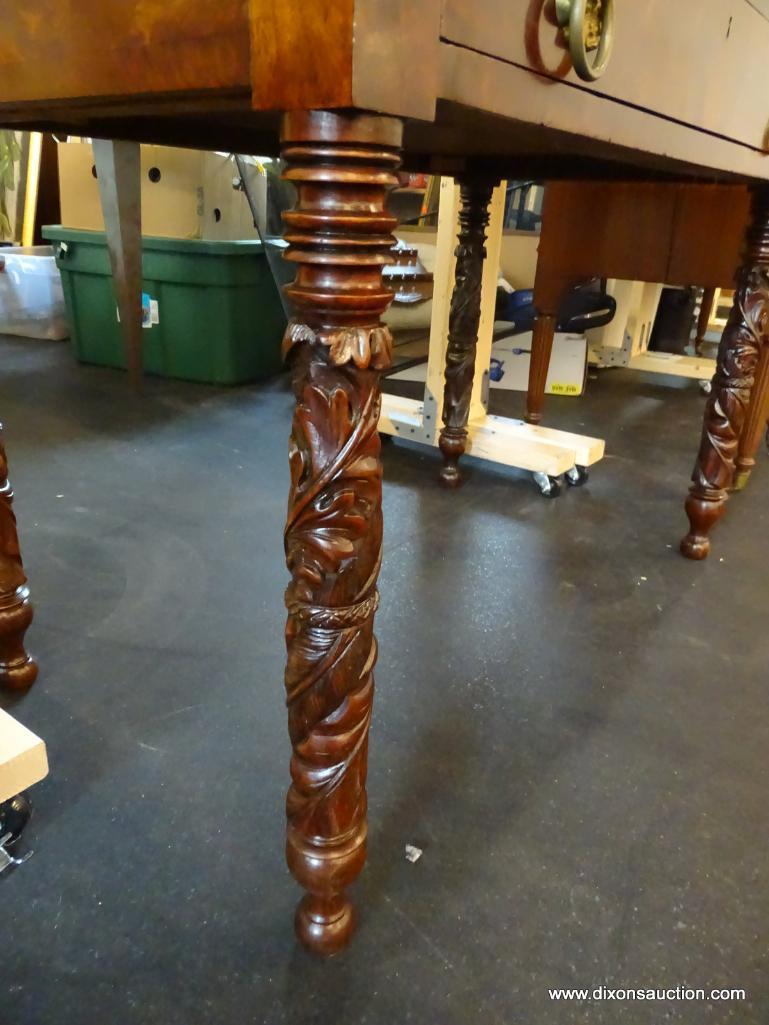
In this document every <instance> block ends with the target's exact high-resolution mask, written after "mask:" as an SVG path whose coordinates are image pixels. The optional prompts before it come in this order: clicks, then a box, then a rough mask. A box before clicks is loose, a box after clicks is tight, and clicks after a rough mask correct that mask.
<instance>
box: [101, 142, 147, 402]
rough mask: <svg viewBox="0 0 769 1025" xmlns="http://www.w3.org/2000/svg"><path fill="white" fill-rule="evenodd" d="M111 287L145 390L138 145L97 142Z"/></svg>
mask: <svg viewBox="0 0 769 1025" xmlns="http://www.w3.org/2000/svg"><path fill="white" fill-rule="evenodd" d="M93 157H94V164H95V166H96V176H97V179H98V182H99V198H100V199H101V208H102V213H103V214H104V228H105V231H106V233H107V249H108V251H109V259H110V266H111V268H112V283H113V287H114V289H115V298H116V300H117V307H118V310H119V311H120V327H121V331H122V334H123V342H124V345H125V353H126V366H127V368H128V377H129V380H130V382H131V385H132V387H133V388H134V389H135V390H136V391H139V390H140V389H141V385H142V342H143V339H142V330H143V328H142V219H141V218H142V192H141V147H140V146H139V143H138V142H111V141H108V140H106V139H94V141H93Z"/></svg>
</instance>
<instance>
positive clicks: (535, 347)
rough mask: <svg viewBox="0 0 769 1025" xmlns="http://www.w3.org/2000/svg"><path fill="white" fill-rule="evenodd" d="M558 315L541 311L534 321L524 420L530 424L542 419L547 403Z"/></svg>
mask: <svg viewBox="0 0 769 1025" xmlns="http://www.w3.org/2000/svg"><path fill="white" fill-rule="evenodd" d="M555 324H556V317H555V314H554V313H540V314H539V316H538V317H537V319H536V320H535V322H534V333H533V336H532V339H531V363H530V364H529V387H528V390H527V392H526V412H525V413H524V417H523V418H524V420H525V421H526V423H529V424H538V423H540V422H541V421H542V407H543V406H544V404H545V385H546V384H547V372H548V370H549V369H550V357H551V355H552V353H553V338H554V337H555Z"/></svg>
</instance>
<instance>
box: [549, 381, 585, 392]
mask: <svg viewBox="0 0 769 1025" xmlns="http://www.w3.org/2000/svg"><path fill="white" fill-rule="evenodd" d="M547 390H548V391H549V392H550V394H551V395H579V394H580V392H581V391H582V389H581V388H580V386H579V385H578V384H562V383H561V382H560V381H553V383H552V384H551V385H550V387H549V388H548V389H547Z"/></svg>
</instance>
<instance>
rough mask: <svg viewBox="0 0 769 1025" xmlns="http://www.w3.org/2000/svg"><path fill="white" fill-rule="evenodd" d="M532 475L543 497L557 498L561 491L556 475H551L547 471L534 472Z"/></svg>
mask: <svg viewBox="0 0 769 1025" xmlns="http://www.w3.org/2000/svg"><path fill="white" fill-rule="evenodd" d="M532 476H533V478H534V483H535V484H536V485H537V487H538V488H539V490H540V491H541V492H542V494H543V495H544V496H545V498H558V496H559V495H560V493H561V482H560V481H559V480H558V478H557V477H551V476H550V474H548V473H534V474H532Z"/></svg>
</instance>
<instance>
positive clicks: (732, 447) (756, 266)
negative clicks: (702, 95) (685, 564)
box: [681, 188, 769, 559]
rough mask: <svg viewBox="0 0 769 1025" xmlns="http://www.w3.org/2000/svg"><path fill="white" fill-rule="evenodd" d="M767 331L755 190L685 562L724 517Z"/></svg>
mask: <svg viewBox="0 0 769 1025" xmlns="http://www.w3.org/2000/svg"><path fill="white" fill-rule="evenodd" d="M768 332H769V189H767V188H760V189H759V188H757V189H756V190H755V191H754V193H753V198H752V207H751V223H750V226H749V228H748V232H747V236H746V240H745V250H744V255H743V265H742V267H741V269H740V271H739V273H738V276H737V288H736V291H735V294H734V305H733V307H732V310H731V313H730V314H729V319H728V321H727V323H726V327H725V329H724V333H723V336H722V337H721V344H720V347H719V350H718V361H717V365H716V373H715V376H714V378H713V387H712V391H711V393H710V395H709V396H708V400H707V404H706V406H705V422H704V427H703V431H702V441H701V443H700V450H699V454H698V456H697V462H696V464H695V467H694V473H693V474H692V486H691V489H690V493H689V497H688V499H687V501H686V514H687V516H688V517H689V524H690V527H689V533H688V534H687V535H686V537H685V538H684V539H683V541H682V542H681V551H682V552H683V554H684V555H685V556H687V558H690V559H704V558H705V557H706V556H707V554H708V552H709V551H710V540H709V534H710V531H711V530H712V528H713V526H714V525H715V524H716V523H717V522H718V520H720V519H721V517H722V516H723V514H724V506H725V503H726V498H727V490H728V489H729V488H730V487H731V486H732V484H733V481H734V472H735V460H736V458H737V451H738V446H739V443H740V437H741V435H742V432H743V429H744V426H745V423H746V419H747V413H748V406H749V403H750V397H751V390H752V388H753V382H754V377H755V374H756V369H757V367H758V363H759V355H760V353H761V350H762V349H763V348H764V347H765V346H766V345H767V344H769V334H768Z"/></svg>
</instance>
